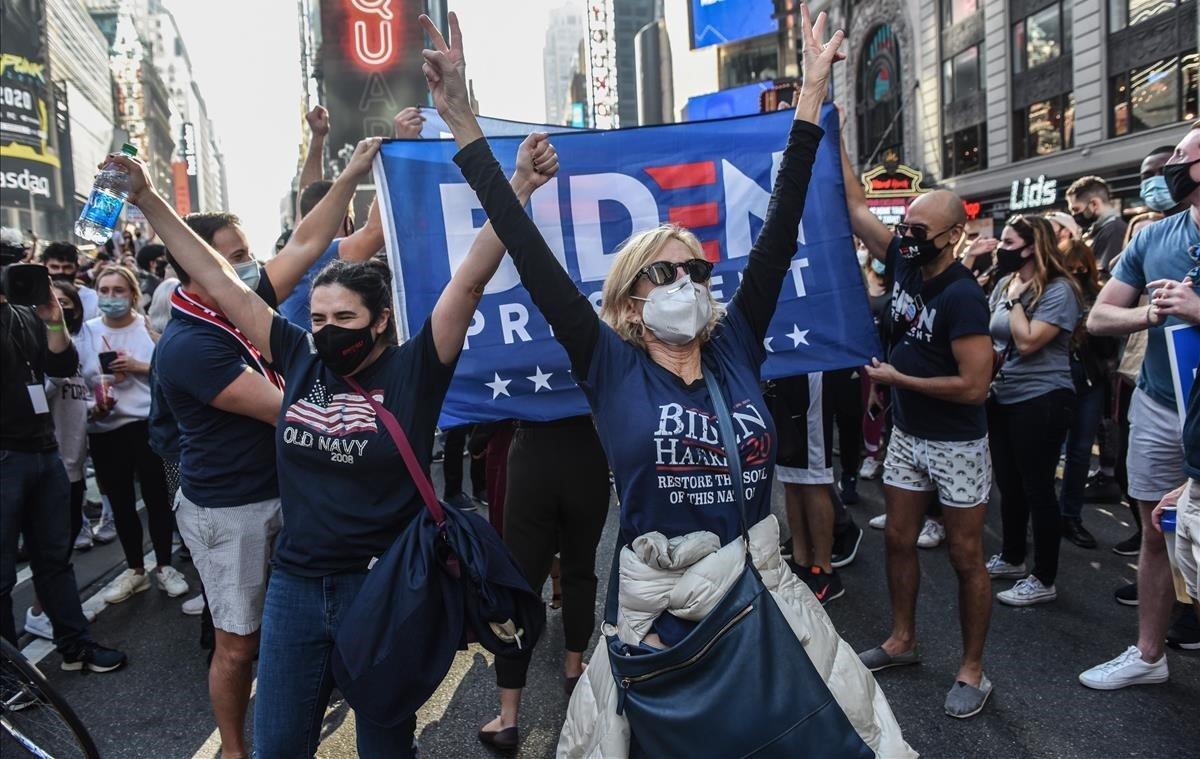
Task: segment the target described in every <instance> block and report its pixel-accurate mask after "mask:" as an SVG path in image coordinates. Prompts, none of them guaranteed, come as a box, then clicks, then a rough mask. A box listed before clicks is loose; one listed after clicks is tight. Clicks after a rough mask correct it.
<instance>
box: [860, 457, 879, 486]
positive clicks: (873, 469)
mask: <svg viewBox="0 0 1200 759" xmlns="http://www.w3.org/2000/svg"><path fill="white" fill-rule="evenodd" d="M881 471H883V462H882V461H880V460H879V459H876V458H871V457H870V456H868V457H867V458H865V459H863V463H862V466H860V467H859V468H858V478H859V479H860V480H873V479H875V478H876V477H878V476H879V473H880V472H881Z"/></svg>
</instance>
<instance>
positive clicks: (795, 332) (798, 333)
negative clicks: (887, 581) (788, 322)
mask: <svg viewBox="0 0 1200 759" xmlns="http://www.w3.org/2000/svg"><path fill="white" fill-rule="evenodd" d="M788 337H790V338H792V347H793V348H799V347H800V344H801V343H804V344H805V345H808V330H806V329H800V325H799V324H793V325H792V331H791V332H789V333H788Z"/></svg>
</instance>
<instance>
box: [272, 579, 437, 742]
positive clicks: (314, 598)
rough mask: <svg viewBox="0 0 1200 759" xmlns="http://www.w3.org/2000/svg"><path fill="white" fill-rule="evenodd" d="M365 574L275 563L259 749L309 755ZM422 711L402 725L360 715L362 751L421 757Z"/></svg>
mask: <svg viewBox="0 0 1200 759" xmlns="http://www.w3.org/2000/svg"><path fill="white" fill-rule="evenodd" d="M366 579H367V575H366V573H365V572H363V573H344V574H335V575H329V576H327V577H300V576H298V575H294V574H289V573H288V572H285V571H283V570H281V569H278V568H276V569H275V571H274V572H273V573H272V574H271V580H270V582H269V583H268V585H267V600H266V604H265V607H264V608H263V620H262V638H261V640H260V643H259V650H258V693H257V695H256V696H255V698H254V756H255V757H260V758H261V759H295V758H296V757H311V756H313V755H314V754H315V753H316V750H317V744H318V743H319V742H320V739H321V720H322V718H323V717H324V716H325V708H326V707H327V706H328V705H329V694H330V692H331V691H332V690H333V686H334V681H333V668H332V665H331V662H332V656H333V640H334V637H335V636H336V635H337V631H338V626H339V625H340V623H341V621H342V616H343V615H344V614H345V613H346V611H347V610H348V609H349V608H350V604H351V603H352V602H353V601H354V597H355V596H357V595H358V591H359V590H360V589H361V588H362V584H363V582H364V581H365V580H366ZM416 723H417V720H416V717H415V716H414V717H413V718H412V719H410V720H408V722H406V723H403V724H401V725H399V726H397V727H380V726H378V725H374V724H372V723H370V722H367V720H366V719H364V718H362V717H357V716H356V718H355V727H356V732H357V741H358V755H359V756H362V757H366V759H373V758H374V757H415V756H416V750H415V748H414V747H413V733H414V731H415V730H416Z"/></svg>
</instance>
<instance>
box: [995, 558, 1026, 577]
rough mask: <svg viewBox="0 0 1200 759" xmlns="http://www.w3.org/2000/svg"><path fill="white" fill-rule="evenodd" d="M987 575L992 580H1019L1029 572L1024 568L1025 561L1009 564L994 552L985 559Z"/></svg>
mask: <svg viewBox="0 0 1200 759" xmlns="http://www.w3.org/2000/svg"><path fill="white" fill-rule="evenodd" d="M987 571H988V575H990V576H991V577H992V579H994V580H1020V579H1021V578H1023V577H1025V576H1026V575H1028V574H1029V573H1028V572H1027V571H1026V570H1025V562H1023V561H1022V562H1021V563H1020V564H1009V563H1008V562H1007V561H1005V560H1004V559H1002V558H1000V554H996V555H995V556H993V557H992V558H990V559H988V561H987Z"/></svg>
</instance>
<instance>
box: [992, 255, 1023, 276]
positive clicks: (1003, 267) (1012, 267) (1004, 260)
mask: <svg viewBox="0 0 1200 759" xmlns="http://www.w3.org/2000/svg"><path fill="white" fill-rule="evenodd" d="M1024 250H1025V248H996V273H997V274H1001V275H1003V274H1012V273H1013V272H1014V271H1016V270H1017V269H1020V268H1021V267H1022V266H1024V265H1025V261H1026V259H1025V258H1023V257H1022V256H1021V253H1022V252H1023V251H1024Z"/></svg>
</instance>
